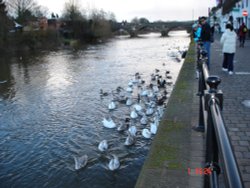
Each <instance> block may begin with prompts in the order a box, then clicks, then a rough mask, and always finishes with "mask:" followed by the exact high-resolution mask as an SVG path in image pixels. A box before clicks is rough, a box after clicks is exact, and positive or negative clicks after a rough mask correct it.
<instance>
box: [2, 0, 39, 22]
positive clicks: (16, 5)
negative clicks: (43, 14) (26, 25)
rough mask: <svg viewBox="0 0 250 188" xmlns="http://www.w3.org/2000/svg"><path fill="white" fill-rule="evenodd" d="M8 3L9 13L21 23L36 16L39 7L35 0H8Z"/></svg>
mask: <svg viewBox="0 0 250 188" xmlns="http://www.w3.org/2000/svg"><path fill="white" fill-rule="evenodd" d="M6 4H7V6H8V12H9V14H10V15H11V16H13V17H15V18H16V20H17V21H19V22H21V23H23V22H25V21H27V19H29V18H31V17H32V16H34V11H35V10H36V9H37V7H38V5H37V3H36V1H35V0H8V1H6Z"/></svg>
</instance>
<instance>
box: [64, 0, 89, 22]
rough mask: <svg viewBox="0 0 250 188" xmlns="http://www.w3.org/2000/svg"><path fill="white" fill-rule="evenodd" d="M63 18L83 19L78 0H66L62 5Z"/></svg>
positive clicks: (71, 19)
mask: <svg viewBox="0 0 250 188" xmlns="http://www.w3.org/2000/svg"><path fill="white" fill-rule="evenodd" d="M62 17H63V18H64V19H66V20H70V21H75V20H82V19H84V16H83V14H82V13H81V10H80V4H79V1H78V0H68V1H67V2H66V3H65V5H64V10H63V16H62Z"/></svg>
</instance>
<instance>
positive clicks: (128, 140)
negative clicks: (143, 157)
mask: <svg viewBox="0 0 250 188" xmlns="http://www.w3.org/2000/svg"><path fill="white" fill-rule="evenodd" d="M135 142H136V137H135V136H133V135H131V133H130V132H128V136H127V138H126V140H125V142H124V145H125V146H131V145H133V144H135Z"/></svg>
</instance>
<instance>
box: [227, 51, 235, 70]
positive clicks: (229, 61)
mask: <svg viewBox="0 0 250 188" xmlns="http://www.w3.org/2000/svg"><path fill="white" fill-rule="evenodd" d="M227 57H228V61H227V62H228V71H229V73H230V72H232V73H233V71H234V64H233V59H234V53H232V54H228V56H227Z"/></svg>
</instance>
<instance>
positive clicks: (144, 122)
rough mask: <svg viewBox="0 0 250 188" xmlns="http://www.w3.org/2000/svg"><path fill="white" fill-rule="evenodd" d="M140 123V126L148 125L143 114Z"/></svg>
mask: <svg viewBox="0 0 250 188" xmlns="http://www.w3.org/2000/svg"><path fill="white" fill-rule="evenodd" d="M140 123H141V124H142V125H147V124H148V117H147V116H146V114H144V115H143V116H142V118H141V120H140Z"/></svg>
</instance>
